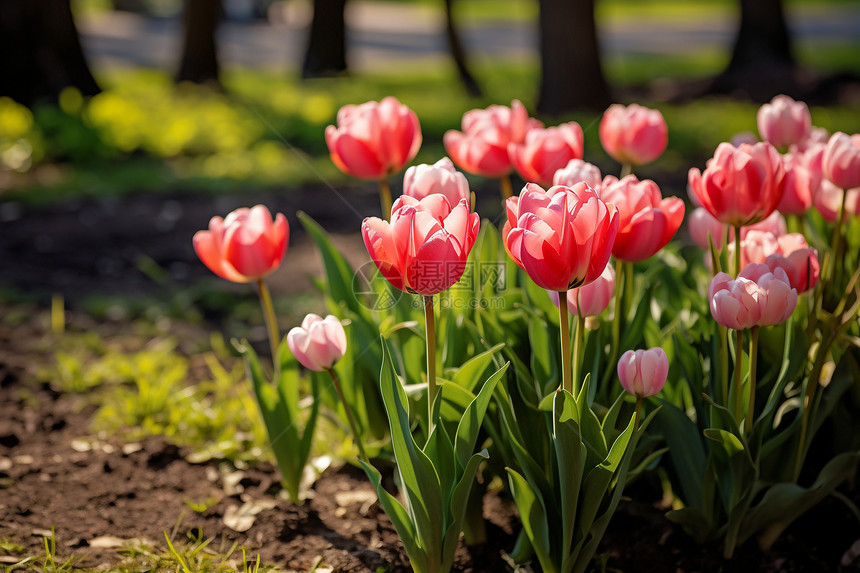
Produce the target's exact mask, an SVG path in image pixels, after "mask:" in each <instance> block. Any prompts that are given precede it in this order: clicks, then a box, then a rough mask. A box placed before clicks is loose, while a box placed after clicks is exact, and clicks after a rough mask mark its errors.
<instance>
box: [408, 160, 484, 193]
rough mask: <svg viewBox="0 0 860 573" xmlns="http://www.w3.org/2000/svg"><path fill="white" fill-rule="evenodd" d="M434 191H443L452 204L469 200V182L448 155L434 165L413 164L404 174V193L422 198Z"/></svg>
mask: <svg viewBox="0 0 860 573" xmlns="http://www.w3.org/2000/svg"><path fill="white" fill-rule="evenodd" d="M433 193H441V194H442V195H444V196H445V197H447V198H448V202H449V203H450V204H451V205H456V204H457V203H459V202H460V199H465V200H466V201H469V182H468V181H466V176H465V175H463V174H462V173H460V172H459V171H457V170H456V169H454V164H453V163H451V160H450V159H448V158H447V157H443V158H442V159H440V160H439V161H437V162H436V163H434V164H433V165H426V164H422V165H413V166H412V167H410V168H409V169H407V170H406V175H404V176H403V194H404V195H408V196H409V197H414V198H415V199H418V200H421V199H423V198H424V197H427V196H428V195H432V194H433Z"/></svg>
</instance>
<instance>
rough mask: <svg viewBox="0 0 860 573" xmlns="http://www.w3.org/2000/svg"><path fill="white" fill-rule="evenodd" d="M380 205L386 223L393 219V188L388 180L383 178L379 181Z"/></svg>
mask: <svg viewBox="0 0 860 573" xmlns="http://www.w3.org/2000/svg"><path fill="white" fill-rule="evenodd" d="M379 204H380V205H381V207H382V218H383V219H385V220H386V221H388V220H390V219H391V205H392V203H391V187H389V186H388V179H387V178H386V177H383V178H382V179H380V180H379Z"/></svg>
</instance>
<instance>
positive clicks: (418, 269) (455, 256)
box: [361, 194, 480, 295]
mask: <svg viewBox="0 0 860 573" xmlns="http://www.w3.org/2000/svg"><path fill="white" fill-rule="evenodd" d="M479 225H480V219H479V217H478V215H477V214H476V213H469V203H468V202H467V201H466V200H465V199H460V202H459V203H457V204H456V206H455V207H453V208H452V207H451V203H450V202H449V201H448V199H447V198H446V197H445V196H444V195H440V194H434V195H428V196H427V197H425V198H424V199H421V200H420V201H419V200H418V199H415V198H413V197H409V196H403V197H400V198H399V199H397V201H395V202H394V206H393V207H392V209H391V222H390V223H389V222H388V221H383V220H382V219H378V218H376V217H369V218H367V219H365V220H364V222H363V223H362V224H361V234H362V236H363V238H364V246H365V247H367V252H368V253H370V257H371V258H372V259H373V262H374V263H376V266H377V267H379V271H380V272H381V273H382V276H384V277H385V278H386V279H387V280H388V282H390V283H391V284H392V285H393V286H395V287H396V288H399V289H400V290H402V291H406V292H411V293H415V294H421V295H434V294H438V293H440V292H442V291H444V290H445V289H447V288H449V287H450V286H451V285H453V284H454V283H456V282H457V281H458V280H460V277H461V276H463V271H464V270H465V269H466V258H467V257H468V256H469V251H471V250H472V246H473V245H474V244H475V239H476V238H477V236H478V227H479Z"/></svg>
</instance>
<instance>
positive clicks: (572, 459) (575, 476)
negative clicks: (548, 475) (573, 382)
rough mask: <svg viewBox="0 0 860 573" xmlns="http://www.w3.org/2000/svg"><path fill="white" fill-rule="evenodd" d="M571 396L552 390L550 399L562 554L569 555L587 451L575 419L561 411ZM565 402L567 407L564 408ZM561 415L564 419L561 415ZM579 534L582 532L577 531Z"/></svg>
mask: <svg viewBox="0 0 860 573" xmlns="http://www.w3.org/2000/svg"><path fill="white" fill-rule="evenodd" d="M573 402H574V399H573V396H571V395H570V393H569V392H567V391H566V390H561V391H559V392H556V393H555V399H554V401H553V438H554V440H553V441H554V444H555V453H556V457H557V458H558V468H559V474H560V475H559V488H558V489H559V493H560V496H561V521H562V553H561V554H562V555H569V554H570V548H571V546H572V545H573V543H574V537H573V536H574V532H575V531H576V530H575V524H576V510H577V506H578V503H579V497H580V487H581V485H582V476H583V473H584V471H585V459H586V457H587V452H586V448H585V444H583V443H582V436H581V435H580V433H579V428H578V426H577V423H576V420H574V419H573V418H572V417H571V416H570V415H567V416H564V415H563V412H564V410H565V409H567V410H575V409H576V405H575V404H574V403H573ZM566 406H567V408H565V407H566ZM562 418H564V419H562ZM579 533H580V534H583V533H584V532H583V531H582V530H580V531H579Z"/></svg>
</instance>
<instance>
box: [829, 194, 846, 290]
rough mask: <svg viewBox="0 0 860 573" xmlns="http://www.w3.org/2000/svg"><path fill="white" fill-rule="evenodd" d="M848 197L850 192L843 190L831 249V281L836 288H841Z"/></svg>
mask: <svg viewBox="0 0 860 573" xmlns="http://www.w3.org/2000/svg"><path fill="white" fill-rule="evenodd" d="M847 197H848V191H847V190H846V189H843V190H842V201H841V202H840V203H839V213H838V215H837V217H836V227H835V228H834V229H833V239H832V245H831V247H830V251H831V252H832V253H833V258H832V259H831V262H832V264H831V265H830V280H832V281H834V282H835V283H836V288H839V283H838V281H839V278H840V277H839V274H840V273H839V267H840V266H841V265H840V263H841V262H843V261H842V260H841V259H842V257H841V255H840V253H839V251H841V250H842V225H843V223H844V219H845V201H846V199H847Z"/></svg>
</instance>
